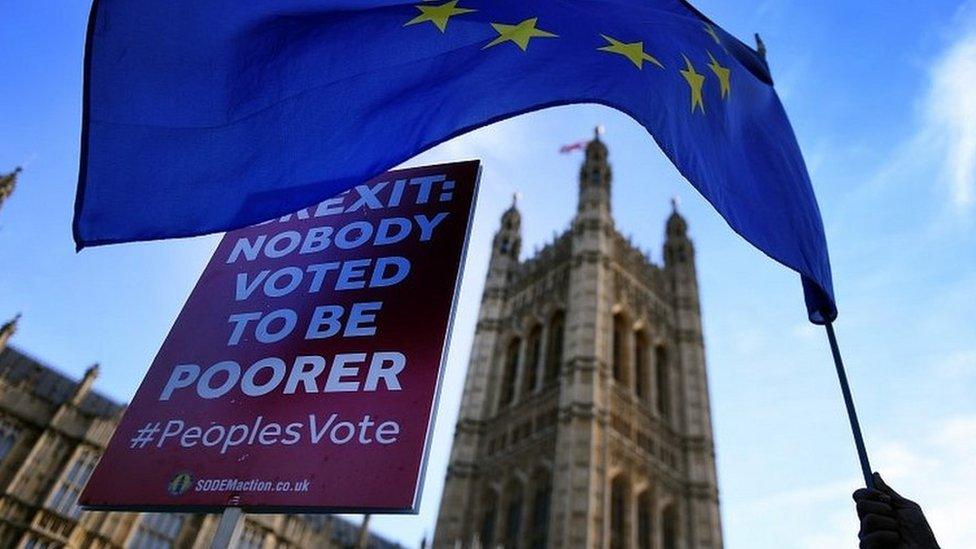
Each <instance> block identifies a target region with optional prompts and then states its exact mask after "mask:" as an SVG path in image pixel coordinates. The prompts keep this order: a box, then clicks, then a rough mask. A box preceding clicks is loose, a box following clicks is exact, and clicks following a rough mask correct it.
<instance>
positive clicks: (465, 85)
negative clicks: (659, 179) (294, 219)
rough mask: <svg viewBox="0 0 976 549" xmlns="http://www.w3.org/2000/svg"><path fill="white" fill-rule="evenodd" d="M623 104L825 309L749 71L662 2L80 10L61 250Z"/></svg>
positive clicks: (119, 0) (778, 120) (322, 191)
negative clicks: (73, 178)
mask: <svg viewBox="0 0 976 549" xmlns="http://www.w3.org/2000/svg"><path fill="white" fill-rule="evenodd" d="M573 103H598V104H603V105H607V106H610V107H613V108H616V109H618V110H621V111H623V112H625V113H626V114H628V115H629V116H631V117H632V118H633V119H634V120H636V121H637V122H638V123H640V124H641V125H642V126H643V127H644V128H646V129H647V131H648V132H649V133H650V134H651V135H652V136H653V137H654V139H655V140H656V142H657V143H658V145H659V146H660V147H661V149H663V151H664V152H665V154H666V155H667V156H668V157H669V158H670V159H671V160H672V161H673V162H674V164H675V166H676V167H677V168H678V170H679V171H680V172H681V173H682V174H683V175H684V176H685V178H687V179H688V181H690V182H691V183H692V185H694V186H695V188H696V189H698V191H699V192H701V194H702V195H703V196H704V197H705V198H706V199H707V200H708V201H709V202H710V203H711V204H712V205H713V206H714V207H715V208H716V210H718V212H719V213H720V214H721V215H722V216H723V217H724V218H725V219H726V220H727V222H728V223H729V225H730V226H731V227H732V228H733V229H734V230H735V231H736V232H737V233H739V234H740V235H742V236H743V237H744V238H745V239H746V240H748V241H749V242H751V243H752V244H753V245H755V246H756V247H758V248H759V249H760V250H762V251H763V252H765V253H766V254H767V255H769V256H770V257H772V258H773V259H775V260H777V261H779V262H780V263H782V264H784V265H786V266H787V267H790V268H792V269H794V270H795V271H797V272H798V273H800V275H801V278H802V281H803V285H804V290H805V295H806V301H807V308H808V312H809V316H810V319H811V320H812V321H814V322H824V321H829V320H832V319H833V318H834V317H835V316H836V314H837V311H836V307H835V304H834V298H833V289H832V283H831V274H830V263H829V259H828V254H827V246H826V241H825V237H824V232H823V224H822V221H821V218H820V212H819V209H818V206H817V202H816V198H815V196H814V193H813V189H812V186H811V184H810V179H809V176H808V174H807V171H806V167H805V165H804V162H803V157H802V155H801V153H800V150H799V147H798V145H797V141H796V138H795V136H794V134H793V130H792V128H791V127H790V123H789V120H788V119H787V117H786V114H785V111H784V109H783V107H782V105H781V103H780V101H779V98H778V97H777V95H776V92H775V90H774V88H773V85H772V80H771V78H770V76H769V72H768V69H767V67H766V63H765V61H764V60H763V59H762V58H761V57H760V56H758V55H757V54H756V53H755V52H754V51H753V50H752V49H750V48H748V47H747V46H745V45H744V44H742V43H741V42H739V41H738V40H737V39H735V38H734V37H733V36H731V35H730V34H728V33H726V32H725V31H724V30H722V29H721V28H720V27H719V26H717V25H715V24H714V23H713V22H711V21H710V20H708V19H707V18H705V17H704V16H703V15H702V14H701V13H699V12H698V11H697V10H695V9H694V8H693V7H692V6H690V5H689V4H688V3H687V2H683V1H680V0H539V1H537V2H524V1H523V0H492V1H491V2H488V1H485V0H448V1H444V0H433V1H428V2H424V1H420V0H416V1H413V2H400V1H393V0H355V1H354V0H276V1H275V2H239V1H236V0H95V2H94V4H93V6H92V12H91V17H90V21H89V33H88V41H87V45H86V59H85V96H84V109H83V110H84V113H83V118H84V119H83V128H82V151H81V166H80V174H79V185H78V196H77V201H76V211H75V221H74V231H75V241H76V243H77V245H78V247H79V248H82V247H85V246H93V245H100V244H109V243H116V242H129V241H140V240H153V239H161V238H171V237H180V236H191V235H199V234H206V233H212V232H217V231H225V230H229V229H235V228H239V227H243V226H247V225H251V224H254V223H258V222H262V221H265V220H267V219H271V218H273V217H276V216H280V215H284V214H287V213H289V212H293V211H295V210H298V209H300V208H303V207H306V206H309V205H311V204H314V203H316V202H320V201H322V200H324V199H327V198H329V197H331V196H333V195H335V194H337V193H339V192H342V191H344V190H347V189H349V188H351V187H352V186H354V185H356V184H359V183H362V182H363V181H366V180H368V179H370V178H371V177H374V176H376V175H378V174H380V173H382V172H384V171H385V170H387V169H389V168H391V167H393V166H395V165H397V164H399V163H401V162H403V161H405V160H407V159H409V158H410V157H412V156H414V155H416V154H418V153H420V152H422V151H424V150H426V149H429V148H430V147H433V146H434V145H436V144H438V143H440V142H443V141H445V140H447V139H450V138H452V137H454V136H457V135H460V134H463V133H465V132H467V131H470V130H472V129H475V128H478V127H481V126H484V125H487V124H490V123H492V122H495V121H498V120H502V119H505V118H508V117H511V116H515V115H518V114H521V113H525V112H529V111H534V110H538V109H542V108H546V107H550V106H555V105H565V104H573Z"/></svg>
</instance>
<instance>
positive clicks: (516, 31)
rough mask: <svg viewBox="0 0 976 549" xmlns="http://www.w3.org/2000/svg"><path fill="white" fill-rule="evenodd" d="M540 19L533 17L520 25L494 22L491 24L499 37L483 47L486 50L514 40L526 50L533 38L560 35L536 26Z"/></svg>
mask: <svg viewBox="0 0 976 549" xmlns="http://www.w3.org/2000/svg"><path fill="white" fill-rule="evenodd" d="M538 20H539V18H538V17H531V18H529V19H526V20H525V21H522V22H521V23H519V24H518V25H505V24H502V23H492V24H491V26H492V27H493V28H494V29H495V32H497V33H498V38H495V39H494V40H492V41H491V42H489V43H488V44H487V45H485V47H483V48H481V49H483V50H486V49H488V48H490V47H492V46H497V45H498V44H501V43H502V42H514V43H515V44H517V45H518V47H520V48H522V51H525V50H526V49H527V48H528V47H529V40H531V39H533V38H556V37H558V35H556V34H553V33H551V32H547V31H544V30H542V29H537V28H535V24H536V22H537V21H538Z"/></svg>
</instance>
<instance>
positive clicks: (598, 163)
mask: <svg viewBox="0 0 976 549" xmlns="http://www.w3.org/2000/svg"><path fill="white" fill-rule="evenodd" d="M600 133H601V130H600V128H599V127H597V128H596V129H595V130H594V132H593V140H592V141H590V143H589V144H588V145H587V146H586V159H585V160H584V161H583V165H582V166H580V174H579V205H578V206H577V215H578V216H580V217H584V216H585V217H591V216H595V217H604V218H607V219H609V217H610V183H611V180H612V179H613V173H612V172H611V170H610V164H609V162H608V161H607V156H608V152H607V146H606V145H604V144H603V141H601V140H600Z"/></svg>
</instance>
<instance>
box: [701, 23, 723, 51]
mask: <svg viewBox="0 0 976 549" xmlns="http://www.w3.org/2000/svg"><path fill="white" fill-rule="evenodd" d="M705 32H707V33H708V35H709V36H711V37H712V38H714V39H715V43H716V44H718V45H720V46H721V45H722V39H721V38H719V37H718V33H717V32H715V27H713V26H711V25H708V24H706V25H705Z"/></svg>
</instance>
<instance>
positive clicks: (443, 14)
mask: <svg viewBox="0 0 976 549" xmlns="http://www.w3.org/2000/svg"><path fill="white" fill-rule="evenodd" d="M457 3H458V0H451V1H450V2H445V3H443V4H440V5H436V6H422V5H421V6H414V7H415V8H417V9H418V10H420V15H418V16H417V17H414V18H413V19H411V20H409V21H407V22H406V23H405V24H404V25H403V26H404V27H406V26H409V25H416V24H417V23H426V22H427V21H430V22H431V23H433V24H434V26H436V27H437V28H438V29H440V31H441V32H444V31H445V30H447V21H448V20H449V19H450V18H451V17H454V16H455V15H461V14H462V13H470V12H472V11H477V10H473V9H469V8H459V7H457Z"/></svg>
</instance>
